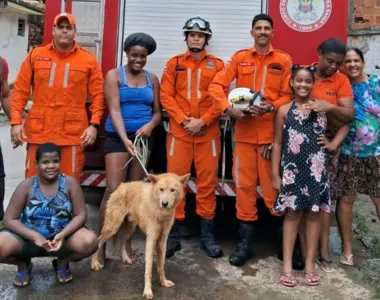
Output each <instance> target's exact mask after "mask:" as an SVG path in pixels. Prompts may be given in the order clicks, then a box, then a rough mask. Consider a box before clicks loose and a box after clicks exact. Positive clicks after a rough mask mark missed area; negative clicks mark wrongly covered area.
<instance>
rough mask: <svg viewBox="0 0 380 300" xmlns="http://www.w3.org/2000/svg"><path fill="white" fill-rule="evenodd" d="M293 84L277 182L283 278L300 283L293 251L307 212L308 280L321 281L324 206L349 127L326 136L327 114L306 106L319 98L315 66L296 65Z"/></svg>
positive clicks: (283, 120) (284, 111) (281, 124)
mask: <svg viewBox="0 0 380 300" xmlns="http://www.w3.org/2000/svg"><path fill="white" fill-rule="evenodd" d="M290 85H291V87H292V89H293V91H294V100H293V101H292V102H290V103H288V104H286V105H283V106H282V107H280V109H279V110H278V113H277V116H276V124H275V140H274V143H273V151H272V184H273V187H274V188H275V189H276V190H278V191H279V195H278V197H277V201H276V204H275V206H274V209H273V210H274V212H277V213H284V214H285V220H284V227H283V268H282V273H281V278H280V282H281V283H282V284H283V285H285V286H289V287H293V286H295V285H296V280H295V277H294V273H293V270H292V254H293V249H294V244H295V240H296V237H297V234H298V228H299V223H300V220H301V218H302V216H303V214H304V213H305V217H306V237H307V238H306V244H307V247H306V249H305V250H306V252H305V256H306V260H305V270H304V282H305V284H307V285H310V286H315V285H318V284H319V280H320V278H319V276H318V274H317V272H316V271H315V267H314V261H315V256H316V252H317V246H318V239H319V231H320V216H319V212H320V210H321V209H323V210H326V211H329V209H330V204H331V200H330V188H329V171H330V170H329V164H328V162H329V154H328V153H327V152H329V151H332V152H333V151H334V150H335V149H336V148H337V147H338V146H339V144H340V143H341V142H342V141H343V139H344V138H345V136H346V135H347V133H348V127H347V126H342V127H341V128H339V130H338V132H337V134H336V135H335V137H334V138H333V139H332V140H331V141H328V140H327V139H326V137H325V131H326V126H327V115H326V113H325V112H315V111H312V110H308V109H305V108H304V105H305V104H307V103H309V102H310V101H313V100H312V99H311V98H310V93H311V90H312V88H313V85H314V67H300V66H298V65H296V66H293V68H292V76H291V79H290Z"/></svg>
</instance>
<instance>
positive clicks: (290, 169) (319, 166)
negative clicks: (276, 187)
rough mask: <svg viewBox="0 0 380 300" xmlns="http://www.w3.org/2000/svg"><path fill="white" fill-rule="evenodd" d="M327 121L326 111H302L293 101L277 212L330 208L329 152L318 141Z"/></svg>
mask: <svg viewBox="0 0 380 300" xmlns="http://www.w3.org/2000/svg"><path fill="white" fill-rule="evenodd" d="M326 125H327V118H326V113H322V112H319V113H316V112H313V111H310V112H304V111H301V110H299V109H298V108H297V106H296V104H295V102H294V101H293V103H292V105H291V107H290V109H289V111H288V114H287V116H286V119H285V124H284V133H283V141H282V157H281V168H280V172H281V173H280V175H281V178H282V184H281V188H280V192H279V195H278V197H277V200H276V204H275V206H274V208H273V210H274V212H278V213H285V210H286V208H290V209H292V210H294V211H299V210H311V211H314V212H318V211H319V210H320V209H323V210H325V211H327V212H329V211H330V203H331V200H330V188H329V176H328V175H329V166H328V163H329V155H328V154H327V153H326V152H325V150H323V149H322V148H321V146H320V145H318V143H317V137H318V136H319V135H321V134H325V131H326Z"/></svg>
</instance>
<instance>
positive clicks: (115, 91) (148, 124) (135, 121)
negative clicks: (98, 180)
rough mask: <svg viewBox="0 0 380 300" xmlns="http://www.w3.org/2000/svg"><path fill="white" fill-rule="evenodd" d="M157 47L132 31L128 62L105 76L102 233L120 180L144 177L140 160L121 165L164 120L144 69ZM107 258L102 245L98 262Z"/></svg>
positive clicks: (155, 86) (155, 87) (153, 80)
mask: <svg viewBox="0 0 380 300" xmlns="http://www.w3.org/2000/svg"><path fill="white" fill-rule="evenodd" d="M155 50H156V42H155V40H154V39H153V38H152V37H151V36H149V35H147V34H145V33H134V34H131V35H130V36H128V37H127V38H126V40H125V42H124V51H125V54H126V56H127V59H128V64H127V65H125V66H121V67H119V68H117V69H113V70H110V71H109V72H108V73H107V75H106V77H105V88H104V95H105V99H106V102H107V106H108V110H109V115H108V117H107V120H106V126H105V129H106V138H105V141H104V152H105V163H106V178H107V182H106V192H105V194H104V196H103V200H102V203H101V206H100V226H99V232H100V231H101V229H102V227H103V220H104V214H105V208H106V203H107V201H108V199H109V196H110V194H111V193H112V192H113V191H115V190H116V188H117V187H118V186H119V184H120V183H121V182H125V181H134V180H142V179H143V178H144V171H143V169H142V167H141V166H140V164H139V161H138V160H137V159H133V160H132V161H131V162H130V163H129V164H128V167H126V168H124V169H122V167H123V166H124V165H125V164H126V163H127V162H128V161H129V159H130V158H131V155H133V154H134V153H135V151H136V150H135V149H134V146H133V143H134V140H135V137H136V135H139V136H142V137H143V138H146V139H149V141H150V142H151V139H150V137H151V133H152V130H153V129H154V128H155V127H156V126H157V125H159V124H160V122H161V107H160V101H159V100H160V99H159V94H160V84H159V81H158V78H157V76H156V75H154V74H152V73H149V72H148V71H146V70H144V66H145V64H146V62H147V57H148V55H150V54H152V53H153V52H154V51H155ZM149 144H150V145H149V147H148V148H149V150H151V149H150V148H151V143H149ZM148 157H149V154H148ZM104 260H105V248H104V247H103V248H102V249H100V251H99V262H100V263H101V264H103V265H104Z"/></svg>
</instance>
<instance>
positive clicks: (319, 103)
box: [302, 100, 334, 112]
mask: <svg viewBox="0 0 380 300" xmlns="http://www.w3.org/2000/svg"><path fill="white" fill-rule="evenodd" d="M333 106H334V105H333V104H331V103H330V102H327V101H325V100H310V101H309V102H308V103H306V104H304V105H303V106H302V107H303V108H304V109H310V110H313V111H315V112H328V111H330V110H331V108H332V107H333Z"/></svg>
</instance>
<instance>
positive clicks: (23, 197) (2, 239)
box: [0, 143, 97, 287]
mask: <svg viewBox="0 0 380 300" xmlns="http://www.w3.org/2000/svg"><path fill="white" fill-rule="evenodd" d="M60 164H61V154H60V149H59V147H58V146H57V145H55V144H51V143H47V144H42V145H40V146H39V147H38V148H37V151H36V168H37V170H38V175H37V176H34V177H31V178H28V179H26V180H24V181H23V182H21V183H20V185H19V186H18V187H17V188H16V190H15V191H14V193H13V195H12V197H11V200H10V202H9V205H8V208H7V211H6V212H5V215H4V224H3V223H2V222H0V254H1V257H0V263H9V264H15V265H17V266H18V272H17V275H16V278H15V279H14V281H13V284H14V285H15V286H17V287H25V286H27V285H28V284H29V277H30V273H31V270H32V263H31V258H33V257H40V256H54V257H57V259H54V260H53V268H54V270H55V272H56V275H57V280H58V282H59V283H67V282H70V281H71V280H72V279H73V277H72V275H71V272H70V269H69V263H70V262H71V261H79V260H81V259H83V258H86V257H88V256H90V255H91V254H93V253H94V252H95V251H96V250H97V237H96V235H95V233H94V232H92V231H90V230H89V229H87V228H86V227H85V222H86V219H87V212H86V204H85V202H84V196H83V193H82V190H81V188H80V186H79V184H78V183H77V182H76V181H75V179H74V178H73V177H71V176H66V175H64V174H61V173H60Z"/></svg>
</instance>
